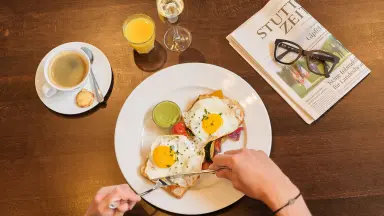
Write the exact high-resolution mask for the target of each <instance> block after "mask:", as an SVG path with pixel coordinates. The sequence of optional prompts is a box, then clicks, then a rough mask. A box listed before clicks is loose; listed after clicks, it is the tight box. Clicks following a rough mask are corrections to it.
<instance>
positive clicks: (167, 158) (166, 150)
mask: <svg viewBox="0 0 384 216" xmlns="http://www.w3.org/2000/svg"><path fill="white" fill-rule="evenodd" d="M152 156H153V162H154V163H155V164H156V165H157V166H158V167H160V168H169V167H171V166H172V165H173V164H174V163H175V162H176V154H175V152H174V151H173V149H172V148H171V147H169V146H157V147H156V148H155V150H154V151H153V155H152Z"/></svg>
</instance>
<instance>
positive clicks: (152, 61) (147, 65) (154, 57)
mask: <svg viewBox="0 0 384 216" xmlns="http://www.w3.org/2000/svg"><path fill="white" fill-rule="evenodd" d="M133 57H134V61H135V64H136V66H137V67H138V68H139V69H140V70H142V71H146V72H154V71H157V70H159V69H160V68H162V67H163V66H164V65H165V62H167V50H165V48H164V47H163V46H162V45H161V44H160V43H159V42H157V41H155V47H154V48H153V50H152V51H151V52H149V53H148V54H139V53H138V52H136V51H135V50H134V51H133Z"/></svg>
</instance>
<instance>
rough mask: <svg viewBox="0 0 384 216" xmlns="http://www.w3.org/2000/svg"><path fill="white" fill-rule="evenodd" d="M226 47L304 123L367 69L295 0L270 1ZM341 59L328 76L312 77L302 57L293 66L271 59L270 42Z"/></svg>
mask: <svg viewBox="0 0 384 216" xmlns="http://www.w3.org/2000/svg"><path fill="white" fill-rule="evenodd" d="M227 39H228V41H229V43H230V44H231V46H232V47H233V48H234V49H236V51H237V52H238V53H239V54H240V55H241V56H242V57H243V58H244V59H245V60H246V61H247V62H248V63H249V64H250V65H252V67H253V68H254V69H255V70H256V71H257V72H258V73H259V74H260V75H261V76H262V77H263V78H264V79H265V80H266V81H267V82H268V84H270V85H271V86H272V87H273V88H274V89H275V90H276V91H277V92H278V93H279V94H280V95H281V96H282V97H283V98H284V100H285V101H287V103H288V104H289V105H290V106H291V107H292V108H293V109H294V110H295V111H296V112H297V113H298V114H299V116H300V117H302V118H303V120H304V121H305V122H306V123H308V124H311V123H312V122H313V121H315V120H317V119H318V118H319V117H320V116H321V115H322V114H324V113H325V112H326V111H327V110H328V109H329V108H331V107H332V106H333V105H334V104H335V103H336V102H337V101H338V100H340V99H341V98H342V97H343V96H344V95H345V94H347V93H348V92H349V91H350V90H351V89H352V88H353V87H354V86H356V85H357V84H358V83H359V82H360V81H361V80H362V79H363V78H364V77H366V76H367V75H368V74H369V73H370V70H369V69H368V68H367V67H366V66H365V65H364V64H363V63H362V62H361V61H360V60H359V59H358V58H356V56H354V55H353V54H352V53H351V52H349V51H348V50H347V49H346V48H345V47H344V46H343V45H342V44H341V43H340V42H339V41H338V40H336V38H334V37H333V36H332V35H331V34H330V33H329V32H328V31H327V30H326V29H325V28H324V26H322V25H321V24H320V23H319V22H318V21H317V20H316V19H314V18H313V17H312V16H311V15H310V14H309V13H308V12H307V11H306V10H305V9H304V8H303V7H302V6H300V5H299V4H298V3H297V2H296V1H295V0H271V1H269V2H268V4H267V5H266V6H265V7H264V8H263V9H262V10H260V11H259V12H257V13H256V14H255V15H254V16H252V17H251V18H250V19H249V20H248V21H246V22H245V23H244V24H242V25H241V26H240V27H239V28H238V29H236V30H235V31H234V32H232V33H231V34H230V35H229V36H228V37H227ZM276 39H285V40H289V41H293V42H295V43H297V44H299V45H300V46H301V47H302V48H303V49H304V50H324V51H327V52H329V53H332V54H334V55H336V56H337V57H339V58H340V61H339V63H338V64H337V65H336V66H335V69H334V70H333V71H332V73H331V75H330V77H329V78H326V77H324V76H319V75H316V74H314V73H311V72H310V70H309V69H308V66H307V62H306V59H305V58H300V59H299V60H298V61H296V62H295V63H294V64H293V65H284V64H280V63H278V62H276V61H275V58H274V50H275V40H276Z"/></svg>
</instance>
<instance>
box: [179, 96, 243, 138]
mask: <svg viewBox="0 0 384 216" xmlns="http://www.w3.org/2000/svg"><path fill="white" fill-rule="evenodd" d="M183 118H184V122H185V125H186V126H187V127H188V128H189V129H190V130H191V131H192V133H193V134H194V135H195V136H196V137H197V138H198V139H199V140H200V143H203V144H207V143H208V142H210V141H213V140H216V139H218V138H220V137H223V136H225V135H227V134H230V133H232V132H233V131H235V130H236V129H237V128H238V127H239V126H240V124H241V123H242V122H243V120H244V111H243V108H242V107H241V106H240V104H239V103H238V102H237V101H234V100H231V99H220V98H218V97H216V96H211V97H206V98H204V99H200V100H198V101H197V102H196V103H195V104H193V106H192V108H191V109H190V110H189V111H188V112H185V113H183Z"/></svg>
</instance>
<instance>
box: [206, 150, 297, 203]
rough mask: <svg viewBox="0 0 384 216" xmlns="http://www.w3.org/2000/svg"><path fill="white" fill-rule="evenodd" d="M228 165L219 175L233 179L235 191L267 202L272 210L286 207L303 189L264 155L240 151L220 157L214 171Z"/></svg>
mask: <svg viewBox="0 0 384 216" xmlns="http://www.w3.org/2000/svg"><path fill="white" fill-rule="evenodd" d="M222 166H226V167H228V168H229V169H223V170H220V171H218V172H217V173H216V175H217V177H219V178H226V179H228V180H230V181H231V182H232V184H233V186H234V188H235V189H237V190H239V191H241V192H243V193H244V194H246V195H247V196H249V197H251V198H254V199H258V200H261V201H263V202H264V203H265V204H267V205H268V206H269V207H270V208H271V209H276V208H279V207H281V206H282V205H284V204H285V203H286V202H287V201H288V200H289V199H291V198H292V197H294V196H296V195H297V194H298V193H299V190H298V189H297V188H296V186H295V185H293V184H292V182H291V181H290V180H289V179H288V177H287V176H285V175H284V173H283V172H282V171H281V170H280V168H279V167H278V166H277V165H276V164H275V163H274V162H273V161H272V160H271V159H270V158H269V157H268V156H267V155H266V154H265V153H264V152H263V151H256V150H252V149H245V148H244V149H239V150H234V151H228V152H225V153H224V154H219V155H216V156H215V157H214V158H213V164H212V165H211V167H210V169H216V168H218V167H222Z"/></svg>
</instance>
